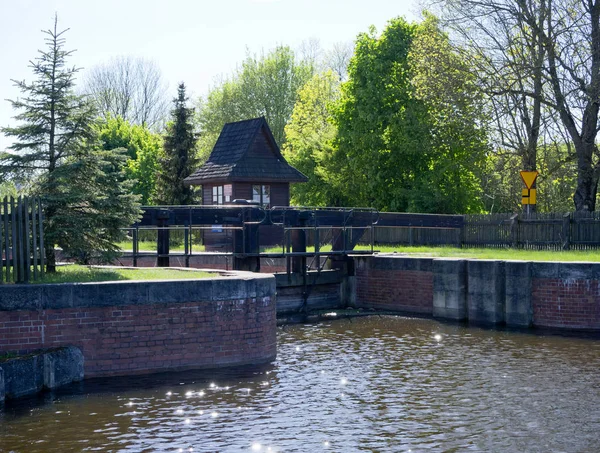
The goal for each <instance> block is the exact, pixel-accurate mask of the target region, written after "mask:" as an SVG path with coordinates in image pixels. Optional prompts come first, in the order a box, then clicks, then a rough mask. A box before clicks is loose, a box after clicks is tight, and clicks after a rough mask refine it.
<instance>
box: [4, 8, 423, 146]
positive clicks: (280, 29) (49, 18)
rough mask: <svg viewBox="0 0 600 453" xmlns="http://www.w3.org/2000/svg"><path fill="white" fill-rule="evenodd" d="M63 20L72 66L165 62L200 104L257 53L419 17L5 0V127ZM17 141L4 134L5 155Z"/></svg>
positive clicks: (376, 11) (364, 11)
mask: <svg viewBox="0 0 600 453" xmlns="http://www.w3.org/2000/svg"><path fill="white" fill-rule="evenodd" d="M55 13H56V14H57V15H58V28H59V30H62V29H66V28H68V29H69V31H68V32H67V33H66V34H65V38H66V46H65V49H67V50H76V52H75V53H74V54H73V56H72V57H70V58H69V60H68V64H69V66H75V67H78V68H82V70H81V72H80V73H79V75H80V76H79V79H82V78H83V77H85V69H86V68H92V67H93V66H95V65H98V64H102V63H106V62H108V61H109V60H110V59H111V58H112V57H117V56H123V55H130V56H134V57H142V58H146V59H150V60H152V61H154V62H155V63H157V64H158V66H159V67H160V69H161V71H162V75H163V77H164V78H165V79H166V80H167V82H168V84H169V89H170V91H171V92H172V93H173V97H175V95H176V87H177V84H178V83H179V82H185V84H186V86H187V87H188V89H189V93H190V95H191V96H192V97H196V96H199V95H203V94H206V93H207V91H208V90H209V88H210V87H211V86H214V85H215V84H216V81H217V80H218V78H219V76H224V75H228V74H231V73H232V71H234V70H235V68H236V66H237V65H238V64H239V63H240V62H241V61H242V60H243V59H244V57H245V56H246V54H247V52H248V51H250V52H252V53H258V54H260V53H261V52H262V51H263V50H264V51H268V50H270V49H272V48H273V47H275V46H277V45H289V46H290V47H292V48H293V49H298V48H299V46H300V45H301V44H302V42H303V41H306V40H308V39H312V38H316V39H318V40H319V42H320V45H321V48H322V49H323V50H328V49H330V48H331V47H332V46H333V45H334V44H335V43H337V42H352V41H354V39H355V37H356V35H358V34H359V33H361V32H365V31H368V29H369V27H370V26H371V25H374V26H375V27H376V28H377V30H378V31H381V30H382V29H383V28H384V27H385V24H386V23H387V21H388V20H390V19H392V18H394V17H397V16H403V17H405V18H406V19H407V20H410V21H413V20H416V18H417V17H418V7H417V2H416V1H415V0H220V1H219V0H168V1H167V0H163V1H154V0H103V1H98V0H0V126H14V125H16V123H15V122H14V120H13V119H12V116H14V114H15V112H14V111H13V110H12V107H11V105H10V103H9V102H7V101H6V99H16V98H17V97H19V95H20V93H19V91H18V90H17V89H16V88H15V87H14V86H13V82H12V81H11V79H14V80H26V81H31V80H32V72H31V69H30V68H29V61H30V60H32V59H34V58H35V57H36V55H37V51H38V49H42V48H44V41H43V40H44V36H45V35H43V34H42V33H41V30H46V29H49V28H51V27H52V25H53V20H54V15H55ZM9 144H10V142H9V141H8V139H7V138H6V137H4V135H3V134H1V133H0V151H2V150H4V149H5V148H6V147H7V146H8V145H9Z"/></svg>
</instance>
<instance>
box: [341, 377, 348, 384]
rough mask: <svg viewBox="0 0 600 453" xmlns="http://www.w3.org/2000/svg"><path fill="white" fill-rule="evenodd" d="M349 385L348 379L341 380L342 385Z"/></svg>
mask: <svg viewBox="0 0 600 453" xmlns="http://www.w3.org/2000/svg"><path fill="white" fill-rule="evenodd" d="M347 383H348V379H346V378H342V379H340V384H342V385H346V384H347Z"/></svg>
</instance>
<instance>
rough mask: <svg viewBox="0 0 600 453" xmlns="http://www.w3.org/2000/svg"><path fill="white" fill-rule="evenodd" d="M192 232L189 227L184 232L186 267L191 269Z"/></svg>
mask: <svg viewBox="0 0 600 453" xmlns="http://www.w3.org/2000/svg"><path fill="white" fill-rule="evenodd" d="M189 246H190V232H189V229H188V226H187V225H185V229H184V230H183V250H184V253H185V267H190V253H189Z"/></svg>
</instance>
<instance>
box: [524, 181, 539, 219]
mask: <svg viewBox="0 0 600 453" xmlns="http://www.w3.org/2000/svg"><path fill="white" fill-rule="evenodd" d="M538 175H539V173H538V172H537V171H522V172H521V179H522V180H523V183H524V184H525V187H527V188H526V189H523V190H522V191H521V204H522V205H523V211H524V212H525V213H526V214H531V213H532V212H535V211H536V209H535V208H536V204H537V189H536V188H535V181H536V179H537V177H538Z"/></svg>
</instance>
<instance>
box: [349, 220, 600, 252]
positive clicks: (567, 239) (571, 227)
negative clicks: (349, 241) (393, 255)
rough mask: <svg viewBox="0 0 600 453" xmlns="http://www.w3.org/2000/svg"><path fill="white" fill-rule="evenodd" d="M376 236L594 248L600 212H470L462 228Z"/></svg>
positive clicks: (393, 240) (386, 240) (387, 231)
mask: <svg viewBox="0 0 600 453" xmlns="http://www.w3.org/2000/svg"><path fill="white" fill-rule="evenodd" d="M374 235H375V236H374V242H375V244H399V245H415V246H418V245H451V246H458V247H486V248H509V247H512V248H525V249H537V250H568V249H574V250H594V249H600V212H571V213H534V214H471V215H465V216H464V224H463V226H462V227H461V228H420V227H378V226H376V227H375V232H374ZM365 241H366V237H365V238H363V239H362V241H361V242H365Z"/></svg>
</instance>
